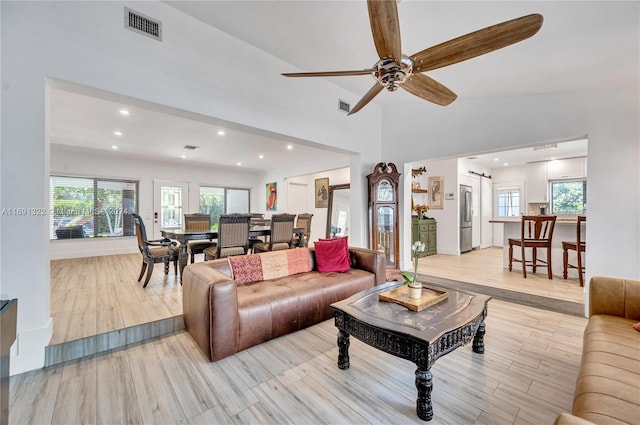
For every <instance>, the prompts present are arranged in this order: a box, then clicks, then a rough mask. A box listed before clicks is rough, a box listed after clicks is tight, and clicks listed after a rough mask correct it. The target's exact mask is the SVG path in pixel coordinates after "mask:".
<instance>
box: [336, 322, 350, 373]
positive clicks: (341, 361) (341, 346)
mask: <svg viewBox="0 0 640 425" xmlns="http://www.w3.org/2000/svg"><path fill="white" fill-rule="evenodd" d="M349 343H350V342H349V334H348V333H346V332H345V331H343V330H339V331H338V367H339V368H340V369H343V370H344V369H349V366H350V364H349Z"/></svg>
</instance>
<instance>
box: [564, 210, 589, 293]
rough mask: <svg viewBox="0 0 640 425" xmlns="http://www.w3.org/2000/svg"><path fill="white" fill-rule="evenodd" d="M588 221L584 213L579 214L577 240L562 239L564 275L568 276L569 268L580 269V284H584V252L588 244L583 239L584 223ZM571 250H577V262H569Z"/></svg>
mask: <svg viewBox="0 0 640 425" xmlns="http://www.w3.org/2000/svg"><path fill="white" fill-rule="evenodd" d="M586 221H587V217H586V216H584V215H579V216H578V222H577V224H576V240H575V241H562V277H563V278H565V279H566V278H567V272H568V271H569V269H577V270H578V281H579V282H580V286H584V276H583V273H584V264H583V263H582V253H583V252H585V251H586V249H587V244H586V242H585V241H583V240H582V223H585V222H586ZM569 251H575V252H576V257H577V258H576V263H577V264H575V265H574V264H570V263H569Z"/></svg>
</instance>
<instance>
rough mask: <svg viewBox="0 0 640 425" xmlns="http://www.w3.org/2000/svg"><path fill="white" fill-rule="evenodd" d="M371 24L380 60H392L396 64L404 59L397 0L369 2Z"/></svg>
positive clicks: (369, 0) (372, 0) (373, 0)
mask: <svg viewBox="0 0 640 425" xmlns="http://www.w3.org/2000/svg"><path fill="white" fill-rule="evenodd" d="M367 6H368V8H369V22H370V23H371V33H372V34H373V43H374V44H375V45H376V51H377V52H378V56H379V57H380V59H384V58H391V59H394V60H395V61H396V62H398V61H400V59H401V58H402V48H401V45H400V21H399V20H398V7H397V6H396V0H368V1H367Z"/></svg>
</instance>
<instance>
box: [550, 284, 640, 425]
mask: <svg viewBox="0 0 640 425" xmlns="http://www.w3.org/2000/svg"><path fill="white" fill-rule="evenodd" d="M638 322H640V281H636V280H623V279H614V278H607V277H593V278H591V281H590V286H589V322H588V324H587V327H586V329H585V331H584V342H583V346H582V361H581V364H580V371H579V373H578V380H577V382H576V390H575V393H574V396H573V415H570V414H568V413H563V414H561V415H560V416H559V417H558V418H557V419H556V421H555V425H588V424H613V425H622V424H640V332H638V331H637V330H635V329H634V328H633V325H634V324H636V323H638Z"/></svg>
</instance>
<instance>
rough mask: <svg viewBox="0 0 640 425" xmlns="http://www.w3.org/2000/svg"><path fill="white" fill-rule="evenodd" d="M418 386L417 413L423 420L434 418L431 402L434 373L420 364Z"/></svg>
mask: <svg viewBox="0 0 640 425" xmlns="http://www.w3.org/2000/svg"><path fill="white" fill-rule="evenodd" d="M416 388H417V389H418V400H417V401H416V413H417V414H418V417H419V418H420V419H422V420H423V421H430V420H431V419H432V418H433V405H432V404H431V390H433V375H431V371H429V370H424V369H422V368H420V366H418V369H417V370H416Z"/></svg>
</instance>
